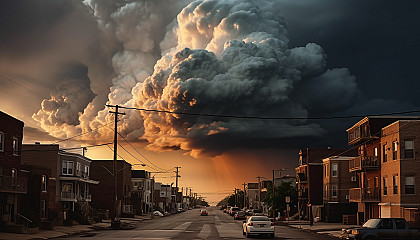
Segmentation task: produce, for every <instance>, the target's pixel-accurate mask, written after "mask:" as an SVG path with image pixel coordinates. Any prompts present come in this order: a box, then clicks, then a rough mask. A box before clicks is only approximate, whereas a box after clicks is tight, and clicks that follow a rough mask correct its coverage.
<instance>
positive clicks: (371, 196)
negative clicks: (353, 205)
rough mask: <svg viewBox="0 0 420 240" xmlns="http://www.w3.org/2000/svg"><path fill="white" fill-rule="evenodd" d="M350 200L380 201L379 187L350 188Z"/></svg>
mask: <svg viewBox="0 0 420 240" xmlns="http://www.w3.org/2000/svg"><path fill="white" fill-rule="evenodd" d="M349 201H350V202H380V201H381V200H380V191H379V188H378V187H376V188H350V189H349Z"/></svg>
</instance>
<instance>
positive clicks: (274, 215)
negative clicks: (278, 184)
mask: <svg viewBox="0 0 420 240" xmlns="http://www.w3.org/2000/svg"><path fill="white" fill-rule="evenodd" d="M275 171H276V170H273V195H272V203H273V221H275V220H276V210H274V199H275V198H274V172H275ZM280 174H281V172H280Z"/></svg>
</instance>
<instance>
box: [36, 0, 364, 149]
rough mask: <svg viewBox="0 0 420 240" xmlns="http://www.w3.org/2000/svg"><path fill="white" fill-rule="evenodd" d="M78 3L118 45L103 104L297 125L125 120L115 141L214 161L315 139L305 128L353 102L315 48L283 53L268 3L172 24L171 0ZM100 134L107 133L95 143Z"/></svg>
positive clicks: (239, 1) (346, 81)
mask: <svg viewBox="0 0 420 240" xmlns="http://www.w3.org/2000/svg"><path fill="white" fill-rule="evenodd" d="M84 2H85V4H86V5H87V6H89V7H90V8H91V9H92V11H93V13H94V15H95V17H97V19H98V23H99V26H100V27H101V29H103V30H104V31H105V32H106V33H107V34H108V35H109V36H110V38H113V39H114V40H115V41H117V42H119V43H120V45H121V49H120V50H119V51H118V52H116V53H115V55H114V57H113V59H112V62H113V66H114V70H115V74H116V77H115V78H114V79H113V86H112V87H111V89H110V93H109V96H108V103H110V104H120V105H124V106H135V107H139V108H144V109H151V110H160V111H171V112H183V113H194V114H196V113H204V114H219V115H236V116H243V115H248V116H262V117H295V118H299V119H297V120H296V119H289V120H261V119H260V120H255V119H244V118H216V119H215V118H208V117H202V116H196V115H195V116H192V115H181V114H168V113H163V112H145V111H143V112H138V111H130V112H128V114H127V115H126V116H125V117H124V118H123V119H122V121H121V122H122V123H121V126H122V128H121V129H122V130H121V132H123V134H125V135H127V136H129V137H130V139H137V140H146V141H147V142H148V143H149V145H148V146H149V148H151V149H153V150H157V151H159V150H167V149H182V150H185V151H187V152H188V153H189V154H190V155H192V156H195V157H198V156H200V155H202V154H207V155H212V156H214V155H218V154H221V153H223V151H225V150H228V149H230V148H237V147H247V148H248V147H252V146H254V145H255V141H259V140H267V139H269V140H273V141H278V140H281V139H288V138H294V137H316V136H321V135H322V134H324V133H325V130H324V129H323V128H322V127H321V126H319V125H318V124H315V123H311V122H309V121H307V120H306V119H305V118H307V117H308V116H309V115H310V114H313V113H322V114H331V113H334V112H337V111H344V110H346V109H348V108H350V107H351V106H352V105H353V103H354V102H355V101H354V99H356V98H357V97H358V96H359V90H358V87H357V84H356V81H355V77H353V76H351V75H350V72H349V70H348V69H345V68H342V69H326V54H325V53H324V50H323V49H322V48H321V47H320V46H319V45H317V44H315V43H308V44H307V45H306V46H302V47H296V48H290V47H289V45H288V38H287V30H286V21H285V19H283V18H282V17H281V16H280V14H278V12H277V11H276V12H274V10H273V9H277V8H274V7H271V5H272V4H276V2H275V1H253V0H232V1H222V0H207V1H205V0H199V1H194V2H192V3H190V4H189V5H188V6H186V7H185V8H183V9H182V11H181V12H180V13H179V14H178V15H177V17H176V19H175V20H173V21H172V19H170V18H169V17H168V16H169V15H170V14H166V13H165V12H164V10H163V9H167V8H164V7H162V6H164V5H165V4H170V3H175V2H173V1H170V0H166V1H163V0H162V1H139V2H135V1H128V2H126V1H101V0H85V1H84ZM181 5H182V4H178V5H177V6H181ZM175 8H176V7H175ZM85 111H86V110H85ZM107 111H108V110H107V109H104V110H102V111H99V112H98V113H97V115H96V116H95V117H94V119H90V120H92V121H89V124H86V121H85V120H84V122H85V124H83V122H82V123H80V124H79V125H78V124H77V123H76V122H75V121H72V122H70V123H66V124H74V123H76V126H89V127H88V128H94V127H95V126H99V125H100V124H103V123H105V122H107V121H110V119H108V120H107V118H110V115H108V114H107ZM44 112H45V114H47V115H48V113H49V112H48V111H44ZM81 113H82V114H81V117H80V118H79V119H83V111H81ZM39 114H40V113H39ZM85 128H86V127H85ZM84 130H86V129H84ZM107 134H109V130H106V129H105V130H103V132H99V133H97V135H98V136H104V135H107ZM244 138H247V139H252V141H249V142H247V141H242V140H243V139H244ZM235 142H240V144H235Z"/></svg>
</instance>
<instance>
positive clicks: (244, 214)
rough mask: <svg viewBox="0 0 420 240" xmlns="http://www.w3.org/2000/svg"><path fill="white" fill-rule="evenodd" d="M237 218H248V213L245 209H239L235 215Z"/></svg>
mask: <svg viewBox="0 0 420 240" xmlns="http://www.w3.org/2000/svg"><path fill="white" fill-rule="evenodd" d="M233 219H235V220H242V219H246V213H245V212H244V211H239V212H236V213H235V216H234V217H233Z"/></svg>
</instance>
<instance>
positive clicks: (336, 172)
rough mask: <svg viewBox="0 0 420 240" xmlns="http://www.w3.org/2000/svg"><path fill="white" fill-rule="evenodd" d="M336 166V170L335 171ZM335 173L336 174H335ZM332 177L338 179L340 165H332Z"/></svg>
mask: <svg viewBox="0 0 420 240" xmlns="http://www.w3.org/2000/svg"><path fill="white" fill-rule="evenodd" d="M334 166H335V167H336V169H335V170H334ZM334 172H335V174H334ZM331 177H338V163H332V164H331Z"/></svg>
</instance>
